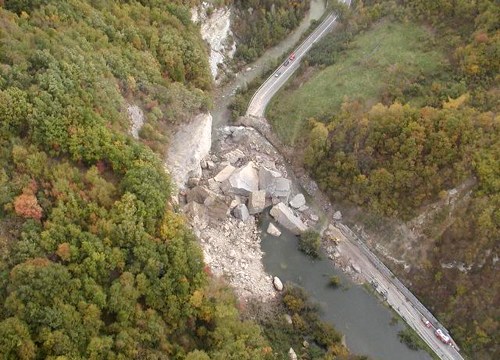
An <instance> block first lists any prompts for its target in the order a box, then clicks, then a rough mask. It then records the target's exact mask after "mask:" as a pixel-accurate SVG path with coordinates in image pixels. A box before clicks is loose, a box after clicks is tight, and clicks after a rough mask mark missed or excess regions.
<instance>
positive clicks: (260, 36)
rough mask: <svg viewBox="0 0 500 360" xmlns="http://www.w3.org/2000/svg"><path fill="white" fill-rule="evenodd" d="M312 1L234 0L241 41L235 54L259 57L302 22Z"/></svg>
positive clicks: (237, 29) (249, 59) (236, 23)
mask: <svg viewBox="0 0 500 360" xmlns="http://www.w3.org/2000/svg"><path fill="white" fill-rule="evenodd" d="M309 4H310V0H302V1H297V0H234V6H235V8H236V9H237V17H236V19H235V23H234V24H233V31H234V32H235V33H236V35H237V37H238V43H239V45H238V48H237V51H236V54H235V57H236V58H240V59H243V60H245V61H247V62H249V61H253V60H255V59H257V58H258V57H259V56H260V55H261V54H262V53H263V52H264V50H266V49H267V48H268V47H270V46H273V45H276V44H277V43H278V42H279V41H280V40H282V39H283V38H284V37H285V36H286V35H287V34H288V33H290V32H291V31H292V30H293V29H294V28H296V27H297V26H298V25H299V23H300V21H301V20H302V18H303V17H304V15H305V13H306V11H307V10H309Z"/></svg>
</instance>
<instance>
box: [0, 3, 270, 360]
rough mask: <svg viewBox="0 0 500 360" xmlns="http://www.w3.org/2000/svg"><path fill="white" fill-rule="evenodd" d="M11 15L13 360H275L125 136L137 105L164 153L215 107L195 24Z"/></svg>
mask: <svg viewBox="0 0 500 360" xmlns="http://www.w3.org/2000/svg"><path fill="white" fill-rule="evenodd" d="M0 5H1V6H0V19H1V21H0V64H1V65H0V165H1V166H0V256H1V258H0V354H1V356H0V357H1V358H2V359H56V358H57V359H171V358H185V357H187V358H188V359H208V355H210V357H211V358H213V359H228V358H241V359H259V358H265V357H267V356H268V355H269V354H270V348H269V347H268V344H267V342H266V341H265V339H264V338H263V337H262V336H261V334H260V329H259V327H258V326H256V325H254V324H252V323H246V322H242V321H241V320H240V317H239V314H238V311H237V309H236V307H235V300H234V298H233V297H232V295H230V294H228V293H226V290H224V288H223V287H221V286H220V285H217V284H215V283H214V282H213V280H210V279H209V277H208V276H207V274H206V272H207V271H206V270H205V269H204V264H203V258H202V255H201V251H200V249H199V247H198V245H197V244H196V242H195V238H194V236H193V235H192V234H191V232H190V231H189V230H188V228H187V227H186V224H185V222H184V219H183V218H182V217H181V216H180V215H177V214H176V213H174V212H173V209H172V208H171V207H170V206H169V205H168V201H169V198H170V181H169V179H168V178H167V176H166V175H165V172H164V170H163V164H162V163H161V161H160V158H159V157H158V156H157V155H156V154H155V153H154V152H153V151H151V149H150V148H149V147H147V146H145V145H144V144H141V143H139V142H136V141H134V140H132V139H131V137H129V136H128V135H126V132H127V129H128V126H129V124H128V117H127V113H126V105H127V103H129V102H139V103H142V104H144V105H146V108H147V110H148V111H147V123H146V126H145V129H144V130H143V131H142V133H141V136H142V137H143V138H144V139H145V140H146V143H147V144H149V145H151V146H152V148H154V149H155V150H161V149H162V147H163V146H164V144H165V141H166V139H164V138H163V137H162V135H163V134H164V132H158V131H159V130H161V129H165V128H167V127H168V126H171V124H173V123H176V122H180V121H183V120H185V119H186V118H187V117H188V116H189V115H190V114H191V113H194V112H198V111H199V110H203V109H206V108H207V107H208V104H209V101H208V99H209V95H208V94H207V90H208V89H210V87H211V79H210V73H209V71H208V67H207V61H206V51H205V47H204V45H203V43H202V42H201V40H200V38H199V35H198V30H197V29H196V28H195V27H194V26H193V25H192V24H191V23H190V20H189V11H188V8H187V7H185V6H184V5H183V3H182V1H178V2H168V3H167V2H164V1H141V2H136V1H123V2H111V1H98V0H95V1H92V0H89V1H83V0H68V1H50V0H47V1H43V0H40V1H2V2H0ZM160 134H162V135H160ZM207 354H208V355H207Z"/></svg>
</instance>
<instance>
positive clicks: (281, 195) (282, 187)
mask: <svg viewBox="0 0 500 360" xmlns="http://www.w3.org/2000/svg"><path fill="white" fill-rule="evenodd" d="M291 191H292V182H291V181H290V180H288V179H285V178H278V179H276V187H275V189H274V192H273V193H272V196H273V197H275V198H278V199H280V200H281V201H283V202H288V197H289V196H290V193H291Z"/></svg>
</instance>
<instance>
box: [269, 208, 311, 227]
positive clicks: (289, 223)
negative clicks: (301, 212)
mask: <svg viewBox="0 0 500 360" xmlns="http://www.w3.org/2000/svg"><path fill="white" fill-rule="evenodd" d="M271 216H272V217H273V218H274V219H275V220H276V221H277V222H278V223H280V224H281V225H283V226H284V227H286V228H287V229H288V230H290V231H291V232H293V233H294V234H295V235H299V234H301V233H303V232H304V231H306V230H307V226H306V225H305V224H304V223H303V222H302V220H300V218H298V217H297V216H295V215H294V214H293V211H292V209H290V208H289V207H288V206H286V205H285V204H283V203H279V204H277V205H274V206H273V207H272V209H271Z"/></svg>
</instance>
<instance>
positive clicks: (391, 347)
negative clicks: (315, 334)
mask: <svg viewBox="0 0 500 360" xmlns="http://www.w3.org/2000/svg"><path fill="white" fill-rule="evenodd" d="M270 220H271V219H270V216H269V215H268V213H266V214H263V216H262V222H261V230H262V242H261V248H262V250H263V251H264V253H265V254H264V258H263V262H264V267H265V269H266V272H268V273H269V274H271V275H275V276H278V277H279V278H280V279H281V280H282V281H283V282H292V283H294V284H297V285H300V286H301V287H303V288H304V289H305V290H306V291H307V293H308V294H309V296H310V297H311V298H312V300H314V301H315V302H316V303H318V304H319V306H320V309H321V318H322V319H323V320H324V321H326V322H328V323H331V324H332V325H334V326H335V328H336V329H337V330H339V331H340V332H342V333H343V334H345V336H346V343H347V346H348V348H349V349H350V350H351V351H352V352H353V353H355V354H359V355H369V356H370V358H371V359H385V360H427V359H431V357H430V356H429V354H427V353H426V352H424V351H413V350H410V349H409V348H408V347H407V346H406V345H404V344H402V343H401V342H400V341H399V338H398V332H399V331H400V330H402V329H404V328H405V327H406V324H403V323H401V322H398V323H397V324H391V320H392V316H393V314H392V312H391V311H390V310H389V309H388V308H387V307H385V306H384V305H383V304H382V303H381V301H380V300H379V299H378V298H377V297H375V296H374V295H372V294H370V293H369V292H368V291H367V290H366V289H365V288H363V287H362V286H359V285H356V284H354V283H353V282H352V281H350V280H349V278H347V277H346V276H345V275H344V274H343V273H342V272H341V271H340V270H338V269H336V268H335V267H333V265H332V263H331V262H330V261H329V260H328V259H327V258H326V256H325V255H324V254H323V256H322V259H320V260H312V259H311V258H309V257H307V256H305V255H304V254H303V253H302V252H300V251H299V250H298V248H297V247H298V239H297V237H296V236H295V235H293V234H292V233H290V232H289V231H287V230H286V229H283V228H281V227H280V230H281V231H282V234H281V236H280V237H279V238H276V237H274V236H271V235H268V234H267V233H266V231H265V230H266V229H267V226H268V225H269V222H270ZM278 227H279V226H278ZM332 275H337V276H339V277H340V278H341V281H342V285H341V286H340V287H339V288H337V289H332V288H331V287H330V286H328V281H329V278H330V276H332Z"/></svg>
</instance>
